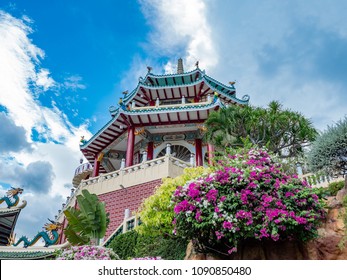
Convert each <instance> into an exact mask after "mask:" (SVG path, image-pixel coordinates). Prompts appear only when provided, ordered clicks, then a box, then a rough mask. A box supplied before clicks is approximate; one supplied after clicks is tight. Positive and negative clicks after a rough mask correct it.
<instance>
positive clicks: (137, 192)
mask: <svg viewBox="0 0 347 280" xmlns="http://www.w3.org/2000/svg"><path fill="white" fill-rule="evenodd" d="M161 183H162V180H161V179H158V180H154V181H150V182H146V183H143V184H139V185H135V186H131V187H128V188H125V189H120V190H116V191H112V192H108V193H105V194H100V195H99V196H98V197H99V199H100V200H101V201H104V202H105V204H106V212H108V213H110V224H109V226H108V228H107V231H106V235H105V238H104V239H105V240H106V239H107V238H108V237H109V236H110V234H112V233H113V232H114V231H115V230H116V229H117V227H118V226H119V225H120V224H121V223H122V222H123V219H124V211H125V209H129V210H130V211H131V212H134V211H137V209H138V208H139V207H140V205H141V203H142V201H143V200H144V199H145V198H147V197H149V196H150V195H152V194H153V193H154V190H155V188H156V187H157V186H159V185H160V184H161Z"/></svg>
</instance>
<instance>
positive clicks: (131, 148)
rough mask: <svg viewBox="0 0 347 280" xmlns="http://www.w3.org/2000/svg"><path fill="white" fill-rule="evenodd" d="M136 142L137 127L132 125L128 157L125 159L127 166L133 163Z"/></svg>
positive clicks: (129, 133)
mask: <svg viewBox="0 0 347 280" xmlns="http://www.w3.org/2000/svg"><path fill="white" fill-rule="evenodd" d="M134 144H135V127H134V126H131V127H129V128H128V141H127V152H126V159H125V166H126V167H129V166H132V165H133V161H134Z"/></svg>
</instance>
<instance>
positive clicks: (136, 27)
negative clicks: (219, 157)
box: [0, 0, 347, 237]
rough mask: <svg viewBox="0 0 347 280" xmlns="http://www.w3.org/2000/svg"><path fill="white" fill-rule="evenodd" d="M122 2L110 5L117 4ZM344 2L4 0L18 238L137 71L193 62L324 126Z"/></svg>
mask: <svg viewBox="0 0 347 280" xmlns="http://www.w3.org/2000/svg"><path fill="white" fill-rule="evenodd" d="M115 3H117V4H115ZM346 10H347V1H343V0H341V1H338V0H333V1H331V0H330V1H328V0H327V1H324V0H312V1H309V0H306V1H295V0H291V1H276V0H273V1H271V0H269V1H266V0H265V1H261V3H260V2H259V1H254V0H253V1H247V0H245V1H227V0H224V1H218V0H216V1H213V0H205V1H202V0H201V1H199V0H189V1H186V0H169V1H159V0H148V1H144V0H139V1H135V0H134V1H122V2H120V1H117V2H115V1H112V0H99V1H94V0H84V1H74V0H59V1H44V0H32V1H26V0H17V1H6V0H5V1H1V3H0V128H1V135H0V195H1V194H4V193H5V191H6V190H7V189H8V188H9V187H10V186H14V187H17V186H23V188H24V189H25V192H24V193H23V195H22V198H23V199H26V200H27V201H28V206H27V207H26V208H25V210H24V211H22V213H21V216H20V218H19V220H18V223H17V227H16V232H17V236H18V235H19V236H20V235H22V234H26V235H27V236H29V237H31V236H33V235H34V234H35V233H36V232H37V231H38V230H40V229H41V227H42V226H43V224H44V223H45V221H46V219H47V218H54V215H56V214H57V211H58V209H60V208H61V204H62V203H63V202H64V201H65V197H66V196H67V195H68V194H69V193H70V189H71V180H72V175H73V172H74V169H75V168H76V167H77V165H78V164H79V159H80V158H81V153H80V152H79V139H80V137H81V136H82V135H84V136H85V137H86V139H88V138H89V137H90V136H91V135H92V134H94V133H95V132H97V131H98V129H100V128H101V127H102V126H103V125H104V124H105V123H106V121H108V120H109V119H110V115H109V113H108V107H109V106H111V105H116V104H117V103H118V99H119V97H120V95H121V92H122V91H125V90H129V91H130V90H132V89H133V88H134V87H135V85H136V83H137V81H138V78H139V77H140V76H144V75H145V74H146V72H147V70H146V66H147V65H150V66H152V67H153V69H154V70H153V72H154V73H159V74H162V73H165V72H166V73H167V72H174V71H175V68H176V61H177V59H178V58H180V57H182V58H183V59H184V63H185V70H192V69H193V68H194V64H195V62H196V61H197V60H199V62H200V64H199V65H200V68H202V69H205V70H206V73H207V74H208V75H210V76H212V77H214V78H215V79H217V80H219V81H221V82H223V83H227V82H229V81H236V88H237V95H238V96H239V97H242V96H243V95H244V94H248V95H250V96H251V104H252V105H256V106H265V105H266V104H268V103H269V102H270V101H271V100H279V101H280V102H281V103H282V104H283V105H284V107H286V108H291V109H292V110H296V111H300V112H302V113H304V114H305V115H306V116H307V117H308V118H310V119H312V121H313V123H314V125H315V126H316V127H317V128H318V129H320V130H324V128H325V127H326V126H327V125H329V124H330V125H331V124H333V123H334V122H336V121H338V120H339V119H341V118H342V117H344V115H345V114H346V113H347V109H346V108H347V97H346V90H345V89H346V86H347V79H346V77H347V20H346V19H345V11H346Z"/></svg>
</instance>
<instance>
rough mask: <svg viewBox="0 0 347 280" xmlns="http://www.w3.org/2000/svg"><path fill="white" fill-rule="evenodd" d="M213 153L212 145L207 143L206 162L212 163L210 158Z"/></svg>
mask: <svg viewBox="0 0 347 280" xmlns="http://www.w3.org/2000/svg"><path fill="white" fill-rule="evenodd" d="M213 153H214V146H213V145H212V144H210V143H208V144H207V155H208V164H210V165H212V158H213Z"/></svg>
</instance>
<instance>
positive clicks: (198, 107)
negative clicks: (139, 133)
mask: <svg viewBox="0 0 347 280" xmlns="http://www.w3.org/2000/svg"><path fill="white" fill-rule="evenodd" d="M193 104H194V103H193ZM195 104H199V103H195ZM218 106H219V107H221V108H225V107H226V106H225V105H224V103H223V102H221V100H220V99H219V98H217V99H216V100H214V101H213V102H211V103H209V104H203V105H186V106H183V107H175V108H170V109H168V108H167V107H166V108H165V107H163V108H159V107H158V108H153V109H152V108H150V109H144V110H133V111H131V110H124V109H122V108H120V107H119V108H117V109H115V110H114V115H113V117H112V119H110V120H109V121H108V122H107V123H106V124H105V125H104V126H103V127H102V128H101V129H100V130H99V131H98V132H97V133H95V134H94V135H93V137H92V138H90V139H89V140H88V141H87V142H86V143H85V144H82V145H80V149H81V150H83V149H87V148H88V146H89V145H90V144H91V143H92V142H93V141H94V140H95V139H97V138H98V137H99V136H100V135H101V134H102V133H103V132H104V131H105V130H107V129H108V128H109V127H110V126H111V125H112V124H113V123H114V122H115V121H117V119H118V117H119V116H120V114H125V115H136V114H137V115H145V114H148V113H157V114H158V113H171V112H180V111H187V110H188V111H193V110H206V109H207V110H208V109H212V108H215V107H218Z"/></svg>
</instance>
